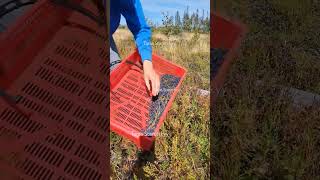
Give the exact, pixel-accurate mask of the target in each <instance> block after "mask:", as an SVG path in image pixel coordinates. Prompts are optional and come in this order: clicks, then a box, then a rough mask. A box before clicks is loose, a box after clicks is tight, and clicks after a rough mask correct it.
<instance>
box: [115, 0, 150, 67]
mask: <svg viewBox="0 0 320 180" xmlns="http://www.w3.org/2000/svg"><path fill="white" fill-rule="evenodd" d="M110 7H111V8H110V33H111V36H112V34H113V33H114V32H115V31H116V30H117V28H118V27H119V24H120V19H121V15H123V16H124V17H125V19H126V22H127V26H128V28H129V29H130V31H131V32H132V34H133V36H134V39H135V42H136V46H137V48H138V51H139V54H140V56H141V59H142V62H143V61H144V60H150V61H151V60H152V47H151V28H150V27H149V26H148V25H147V23H146V20H145V17H144V14H143V10H142V6H141V3H140V0H111V1H110Z"/></svg>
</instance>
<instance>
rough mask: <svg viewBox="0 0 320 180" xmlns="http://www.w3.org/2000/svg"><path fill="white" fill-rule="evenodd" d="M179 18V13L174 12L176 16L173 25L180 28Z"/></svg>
mask: <svg viewBox="0 0 320 180" xmlns="http://www.w3.org/2000/svg"><path fill="white" fill-rule="evenodd" d="M181 25H182V23H181V19H180V14H179V11H177V12H176V16H175V26H176V28H179V29H180V28H181Z"/></svg>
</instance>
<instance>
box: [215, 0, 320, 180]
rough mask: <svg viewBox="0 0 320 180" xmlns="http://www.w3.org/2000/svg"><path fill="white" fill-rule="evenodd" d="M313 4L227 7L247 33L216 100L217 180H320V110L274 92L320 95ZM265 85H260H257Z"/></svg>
mask: <svg viewBox="0 0 320 180" xmlns="http://www.w3.org/2000/svg"><path fill="white" fill-rule="evenodd" d="M319 5H320V4H319V3H318V2H317V1H304V2H303V3H302V2H301V1H296V0H295V1H288V0H285V1H277V0H272V1H265V0H256V1H253V0H245V1H238V0H237V1H234V0H226V1H221V3H219V9H220V11H222V12H226V13H227V14H229V15H230V16H235V17H239V18H240V20H241V21H242V22H244V23H245V24H247V25H248V27H249V30H250V33H249V34H248V35H247V37H246V40H245V42H244V43H243V45H242V54H241V55H240V57H239V59H238V61H237V62H236V64H235V65H234V66H233V69H232V72H231V73H230V74H229V76H228V80H227V82H226V84H225V87H224V89H223V93H222V94H221V95H220V97H219V98H218V102H217V104H216V109H215V111H216V116H215V119H214V121H213V123H212V130H213V131H212V134H211V137H212V138H213V139H212V145H213V148H212V153H213V154H212V163H213V164H212V167H213V169H212V173H213V176H214V177H216V178H218V179H320V173H319V172H320V171H319V168H320V163H319V162H320V153H319V152H320V151H319V150H320V144H319V140H320V130H319V127H320V109H319V104H318V105H316V104H315V105H314V106H310V107H304V108H301V109H296V108H293V107H292V106H291V99H290V98H289V97H288V96H287V94H283V93H279V92H280V90H279V89H278V88H275V87H276V86H278V85H282V86H287V87H294V88H297V89H301V90H304V91H309V92H313V93H318V94H319V93H320V85H319V83H320V71H319V69H320V61H319V55H320V53H319V52H320V43H319V42H320V41H319V40H320V39H319V37H320V36H319V35H320V33H319V25H320V23H319V19H320V18H319V17H320V11H319ZM258 80H259V81H262V82H264V84H263V85H260V86H257V85H256V82H257V81H258Z"/></svg>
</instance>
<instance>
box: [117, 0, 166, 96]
mask: <svg viewBox="0 0 320 180" xmlns="http://www.w3.org/2000/svg"><path fill="white" fill-rule="evenodd" d="M121 6H122V8H121V14H122V15H123V16H124V17H125V19H126V22H127V25H128V28H129V29H130V31H131V32H132V34H133V36H134V39H135V42H136V45H137V48H138V51H139V54H140V56H141V60H142V62H143V73H144V80H145V83H146V86H147V88H148V90H149V91H150V90H152V95H153V96H156V95H158V93H159V90H160V78H159V75H158V74H157V73H156V72H155V70H154V68H153V65H152V47H151V28H150V27H149V26H148V25H147V22H146V20H145V17H144V14H143V10H142V6H141V3H140V0H130V2H125V3H123V4H122V5H121Z"/></svg>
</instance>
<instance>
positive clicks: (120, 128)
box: [110, 51, 186, 150]
mask: <svg viewBox="0 0 320 180" xmlns="http://www.w3.org/2000/svg"><path fill="white" fill-rule="evenodd" d="M140 62H141V58H140V56H139V54H138V52H137V51H136V52H134V53H133V54H131V55H130V56H129V57H128V58H126V59H124V60H123V61H122V62H121V63H120V65H119V66H118V67H117V68H116V69H114V71H113V72H112V73H111V75H110V85H111V94H110V103H111V104H110V118H111V119H110V128H111V130H112V131H114V132H116V133H117V134H119V135H121V136H123V137H126V138H128V139H130V140H131V141H133V142H134V143H135V144H136V145H137V146H138V147H140V148H142V149H143V150H150V148H151V147H152V145H153V142H154V140H155V137H156V136H157V134H158V133H159V129H160V128H161V125H162V124H163V121H164V119H165V116H166V114H167V112H168V111H169V109H170V107H171V105H172V102H173V100H174V98H175V96H176V95H177V93H178V90H179V88H180V86H181V83H182V81H183V80H184V78H185V76H186V70H185V69H184V68H182V67H180V66H178V65H176V64H174V63H172V62H170V61H168V60H166V59H164V58H162V57H160V56H157V55H155V54H153V56H152V62H153V65H154V68H155V70H156V71H157V72H158V73H159V74H160V75H165V74H169V75H174V76H176V77H179V78H180V81H179V83H178V85H177V86H176V88H175V89H174V90H173V92H172V94H171V97H170V100H169V101H168V103H167V105H166V107H165V110H164V111H163V113H162V114H161V116H160V119H159V121H158V123H157V125H156V128H155V129H154V130H153V132H152V133H151V134H148V135H146V134H145V130H146V127H147V124H148V123H149V117H150V114H149V111H150V104H151V101H152V97H151V96H150V95H149V93H148V91H147V88H146V85H145V81H144V78H143V71H142V70H141V66H142V65H141V63H140ZM139 67H140V68H139Z"/></svg>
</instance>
